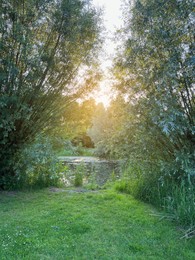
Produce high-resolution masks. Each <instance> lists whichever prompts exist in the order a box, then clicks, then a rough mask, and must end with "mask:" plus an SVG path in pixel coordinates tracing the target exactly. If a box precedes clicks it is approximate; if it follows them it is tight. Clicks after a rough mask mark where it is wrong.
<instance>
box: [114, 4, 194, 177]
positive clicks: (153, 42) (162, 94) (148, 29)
mask: <svg viewBox="0 0 195 260" xmlns="http://www.w3.org/2000/svg"><path fill="white" fill-rule="evenodd" d="M193 10H194V1H192V0H182V1H179V0H173V1H166V0H163V1H161V0H135V1H126V11H125V14H126V15H125V17H126V18H125V19H126V20H125V24H126V27H125V29H124V36H125V45H124V48H123V51H121V52H120V53H119V55H118V59H117V61H116V63H115V76H116V78H117V79H118V86H117V87H118V90H119V91H121V92H122V93H125V94H126V96H128V97H129V111H130V114H131V117H130V120H129V121H128V120H127V121H126V124H124V131H125V129H126V133H127V135H128V136H129V154H131V152H132V153H134V155H135V154H136V153H138V151H140V153H139V156H138V157H139V158H140V156H141V158H142V160H145V159H149V161H150V163H151V162H152V159H154V158H156V159H157V160H158V161H160V160H163V161H164V162H166V161H170V160H171V162H172V163H173V165H174V167H173V168H172V173H175V176H178V175H177V174H176V172H177V173H178V174H179V175H180V176H181V175H184V176H185V177H187V176H188V177H189V178H191V177H192V175H194V164H195V161H194V145H195V98H194V95H195V88H194V81H193V80H194V67H195V66H194V65H195V62H194V28H195V26H194V21H195V19H194V12H193ZM130 114H129V115H130ZM129 131H130V132H129ZM135 147H136V148H137V149H134V148H135ZM152 150H153V152H152ZM147 154H148V158H147V156H146V155H147ZM151 154H153V156H151ZM137 155H138V154H137ZM149 155H150V156H149ZM134 158H135V156H134Z"/></svg>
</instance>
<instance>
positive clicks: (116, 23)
mask: <svg viewBox="0 0 195 260" xmlns="http://www.w3.org/2000/svg"><path fill="white" fill-rule="evenodd" d="M92 3H93V4H94V5H95V6H97V7H102V8H103V9H104V16H103V17H104V25H105V27H106V30H107V32H106V40H105V43H104V52H105V53H104V55H103V57H101V61H102V69H103V71H104V72H105V76H106V74H108V72H107V69H108V67H109V66H111V64H112V58H113V56H114V52H115V47H116V44H117V43H116V42H114V40H113V37H114V33H115V31H116V29H117V28H120V27H121V26H122V18H121V17H122V12H121V9H120V6H121V4H122V0H92ZM109 85H110V81H109V79H105V80H104V81H102V82H101V83H100V92H98V93H97V95H96V98H95V99H96V101H97V102H103V103H104V105H105V106H108V104H109V99H110V97H112V96H111V95H112V93H111V91H110V87H109Z"/></svg>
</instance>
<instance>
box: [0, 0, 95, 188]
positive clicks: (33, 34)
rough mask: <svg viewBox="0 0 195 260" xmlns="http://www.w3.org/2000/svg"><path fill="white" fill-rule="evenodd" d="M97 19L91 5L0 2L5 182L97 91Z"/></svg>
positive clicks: (0, 139) (0, 137)
mask: <svg viewBox="0 0 195 260" xmlns="http://www.w3.org/2000/svg"><path fill="white" fill-rule="evenodd" d="M98 16H99V15H98V13H97V12H96V11H95V9H93V8H92V6H91V4H90V3H89V2H88V1H80V0H73V1H66V0H60V1H54V0H51V1H45V0H43V1H35V0H29V1H22V2H20V1H12V0H2V1H1V3H0V31H1V34H0V40H1V43H0V57H1V65H0V179H3V178H4V179H5V178H12V177H13V178H14V176H15V172H14V168H13V166H14V165H13V162H12V159H13V157H14V156H15V155H16V153H17V152H18V150H22V149H24V148H23V147H25V145H26V144H27V143H30V142H32V141H33V140H34V138H35V137H36V135H37V134H40V133H42V132H49V131H50V130H51V128H55V127H57V125H58V124H60V122H61V121H60V120H61V118H62V116H63V113H64V110H65V109H66V108H67V107H68V106H69V104H70V103H71V102H72V101H73V100H75V99H76V98H78V97H80V96H81V94H83V93H86V91H89V90H91V89H92V88H93V87H94V85H95V82H96V81H97V75H96V74H97V73H96V72H97V69H95V66H93V65H94V64H95V57H96V51H95V48H96V47H98V45H99V31H100V26H97V19H98ZM97 49H98V48H97ZM88 64H90V69H87V65H88ZM83 67H85V69H82V70H81V68H83ZM92 67H94V70H92V69H91V68H92ZM79 70H80V71H79ZM81 71H83V72H84V74H82V73H81ZM81 74H82V75H81ZM81 78H82V80H81ZM0 183H1V180H0ZM1 188H2V187H1Z"/></svg>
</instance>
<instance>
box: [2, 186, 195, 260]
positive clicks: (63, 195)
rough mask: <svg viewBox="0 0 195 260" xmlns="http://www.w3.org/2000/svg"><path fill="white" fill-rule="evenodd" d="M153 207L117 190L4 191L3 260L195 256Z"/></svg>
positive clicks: (193, 243)
mask: <svg viewBox="0 0 195 260" xmlns="http://www.w3.org/2000/svg"><path fill="white" fill-rule="evenodd" d="M56 191H57V192H56ZM153 211H154V209H153V208H151V207H150V206H148V205H144V204H142V203H140V202H138V201H136V200H134V199H132V197H130V196H128V195H124V194H117V193H115V192H113V191H101V192H83V193H81V192H80V193H79V192H75V191H71V190H66V191H63V190H55V192H54V190H52V191H51V190H44V191H38V192H30V193H24V192H19V193H0V259H1V260H3V259H33V260H34V259H35V260H36V259H55V260H58V259H59V260H60V259H86V260H88V259H143V260H145V259H155V260H156V259H171V260H173V259H185V260H187V259H195V241H194V240H191V241H185V240H180V239H179V238H180V236H181V234H180V233H179V231H177V230H176V227H175V226H173V225H172V224H171V223H170V222H168V221H165V220H163V221H159V219H158V218H157V217H154V216H152V213H153Z"/></svg>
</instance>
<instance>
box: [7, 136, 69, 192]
mask: <svg viewBox="0 0 195 260" xmlns="http://www.w3.org/2000/svg"><path fill="white" fill-rule="evenodd" d="M14 162H15V163H14V171H15V173H16V174H15V177H14V178H13V179H11V180H9V179H7V178H5V180H4V183H3V185H4V186H3V188H4V189H18V188H19V189H21V188H35V187H38V188H42V187H48V186H59V185H61V183H62V177H63V172H64V171H65V170H66V168H65V167H64V166H62V164H61V162H59V160H58V158H57V157H56V156H55V153H54V152H53V149H52V145H51V143H50V141H49V140H48V138H38V139H37V140H36V142H34V143H33V144H31V145H28V146H27V147H25V148H24V149H23V150H22V151H20V152H19V153H18V155H17V156H16V157H15V158H14Z"/></svg>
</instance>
